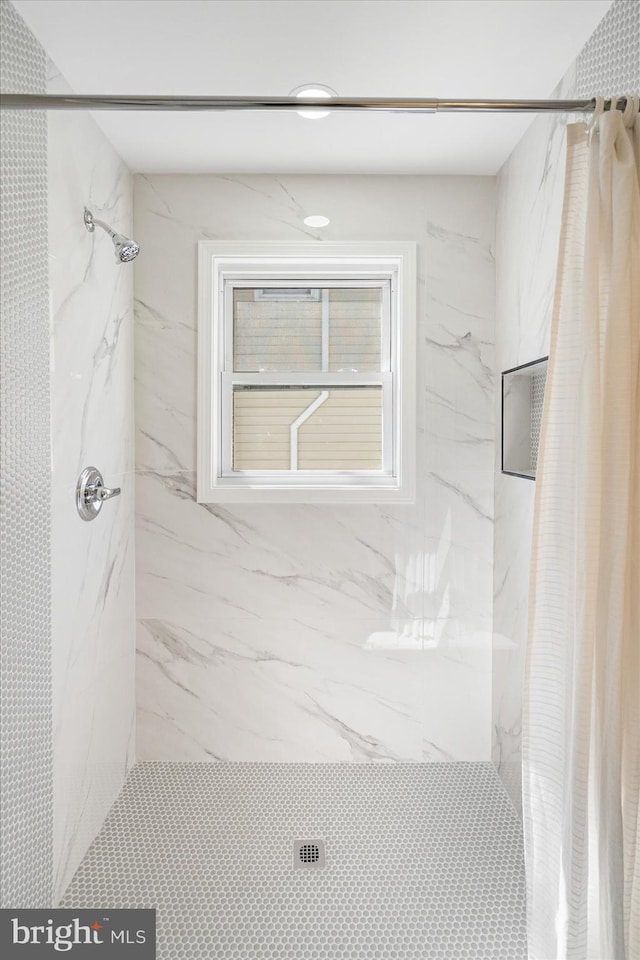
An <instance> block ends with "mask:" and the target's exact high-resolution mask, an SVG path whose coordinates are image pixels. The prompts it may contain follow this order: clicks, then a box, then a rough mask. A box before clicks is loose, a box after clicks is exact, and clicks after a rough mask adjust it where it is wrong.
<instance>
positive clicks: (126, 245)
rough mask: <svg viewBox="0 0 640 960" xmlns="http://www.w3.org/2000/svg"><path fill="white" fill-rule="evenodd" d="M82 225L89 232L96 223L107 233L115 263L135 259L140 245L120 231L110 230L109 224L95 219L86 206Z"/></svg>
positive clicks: (93, 228) (91, 231)
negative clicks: (112, 248)
mask: <svg viewBox="0 0 640 960" xmlns="http://www.w3.org/2000/svg"><path fill="white" fill-rule="evenodd" d="M84 225H85V227H86V228H87V230H88V231H89V233H93V231H94V230H95V228H96V225H97V226H99V227H102V229H103V230H105V231H106V232H107V233H108V234H109V236H110V237H111V239H112V240H113V245H114V247H115V250H116V263H129V261H130V260H135V258H136V257H137V256H138V254H139V253H140V247H139V246H138V244H137V243H136V242H135V240H129V238H128V237H125V236H123V235H122V234H121V233H116V232H115V230H112V229H111V227H110V226H109V224H107V223H104V221H102V220H96V219H95V217H94V216H93V214H92V213H91V211H90V210H87V208H86V207H85V208H84Z"/></svg>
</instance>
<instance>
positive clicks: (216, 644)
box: [138, 617, 422, 762]
mask: <svg viewBox="0 0 640 960" xmlns="http://www.w3.org/2000/svg"><path fill="white" fill-rule="evenodd" d="M421 644H422V640H421V637H420V635H419V623H417V622H416V621H409V622H407V623H404V624H403V623H396V624H395V625H393V624H390V623H389V621H339V620H322V619H318V620H316V621H315V622H314V623H298V622H295V621H292V620H285V621H278V620H272V619H266V618H262V619H260V620H259V621H257V620H224V619H223V620H220V619H216V620H215V621H213V620H199V619H193V618H190V617H182V618H181V620H180V622H179V623H175V622H170V621H166V620H165V621H162V620H143V621H140V622H139V632H138V696H139V704H138V711H139V713H138V717H139V719H138V724H139V733H138V752H139V756H140V758H141V759H143V760H144V759H150V758H154V759H157V758H160V757H162V758H164V759H171V760H172V759H177V758H180V759H189V760H207V759H217V760H229V759H232V760H262V761H264V760H276V761H283V760H285V761H301V760H304V761H318V762H319V761H328V760H356V761H358V760H419V759H421V749H422V726H421V720H420V705H421V698H422V679H421V673H420V670H419V669H416V667H417V666H419V663H420V656H421ZM399 646H404V647H405V649H398V647H399Z"/></svg>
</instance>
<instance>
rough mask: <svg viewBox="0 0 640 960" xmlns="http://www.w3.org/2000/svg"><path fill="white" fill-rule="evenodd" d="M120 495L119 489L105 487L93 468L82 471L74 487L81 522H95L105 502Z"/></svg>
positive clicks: (97, 471)
mask: <svg viewBox="0 0 640 960" xmlns="http://www.w3.org/2000/svg"><path fill="white" fill-rule="evenodd" d="M119 495H120V487H105V485H104V480H103V479H102V474H101V473H100V471H99V470H97V469H96V468H95V467H87V468H86V469H85V470H83V471H82V473H81V474H80V477H79V479H78V485H77V487H76V507H77V509H78V513H79V514H80V516H81V517H82V519H83V520H95V518H96V517H97V516H98V514H99V513H100V510H101V509H102V504H103V503H104V501H105V500H111V499H112V498H113V497H118V496H119Z"/></svg>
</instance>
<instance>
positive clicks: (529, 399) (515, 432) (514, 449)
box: [501, 357, 549, 480]
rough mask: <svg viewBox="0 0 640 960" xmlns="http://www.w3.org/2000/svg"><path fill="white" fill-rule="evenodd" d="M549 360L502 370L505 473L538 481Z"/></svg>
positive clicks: (502, 467)
mask: <svg viewBox="0 0 640 960" xmlns="http://www.w3.org/2000/svg"><path fill="white" fill-rule="evenodd" d="M548 359H549V358H548V357H541V358H540V359H539V360H532V361H531V362H530V363H523V364H521V365H520V366H519V367H511V369H510V370H503V371H502V464H501V469H502V473H506V474H509V475H510V476H513V477H524V478H525V479H527V480H535V478H536V465H537V461H538V443H539V440H540V426H541V423H542V404H543V401H544V389H545V384H546V381H547V362H548Z"/></svg>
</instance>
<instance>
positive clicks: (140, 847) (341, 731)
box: [0, 0, 640, 960]
mask: <svg viewBox="0 0 640 960" xmlns="http://www.w3.org/2000/svg"><path fill="white" fill-rule="evenodd" d="M0 13H1V16H2V34H1V44H2V49H1V53H2V57H1V67H2V77H1V83H2V92H3V94H7V95H11V94H20V95H25V94H26V95H37V96H40V97H46V96H55V97H57V98H58V99H57V101H50V100H42V101H40V102H38V103H35V102H34V101H32V102H31V103H27V102H26V101H21V102H19V101H15V100H13V101H12V99H11V97H10V96H8V97H7V99H5V100H4V101H3V106H4V107H5V108H6V109H2V110H0V119H1V121H2V140H1V143H0V149H1V150H2V157H1V159H2V218H3V219H2V256H3V270H2V278H1V279H2V307H3V310H2V312H3V326H2V359H1V364H2V370H1V372H2V380H3V404H2V414H1V415H2V418H3V419H2V422H1V427H2V439H3V443H2V451H1V456H2V460H1V464H0V467H1V470H2V498H1V500H0V512H1V513H2V517H1V519H2V558H1V564H2V567H1V568H0V569H1V575H2V586H3V613H2V618H3V620H2V626H3V640H2V649H1V657H2V662H1V664H0V665H1V667H2V703H1V708H2V719H3V725H2V738H3V740H2V763H3V778H2V779H3V798H2V806H1V809H0V813H1V820H2V823H1V825H2V837H1V843H2V851H1V852H2V860H3V864H4V868H3V880H2V906H6V907H11V908H12V909H14V908H15V909H18V908H28V907H43V908H47V909H50V908H52V907H54V906H56V905H60V906H61V907H65V908H74V909H76V910H79V909H82V908H89V907H90V908H95V909H96V910H100V911H101V912H100V917H101V918H102V917H103V914H104V917H107V916H108V913H107V911H106V908H109V909H111V910H113V911H115V910H118V909H120V908H126V907H134V906H137V907H141V908H142V907H145V908H153V909H156V910H157V921H158V956H160V957H163V958H174V957H176V958H177V957H182V956H184V957H188V956H191V957H202V958H211V957H219V958H224V960H227V958H229V960H231V958H233V957H238V958H243V960H249V958H256V960H257V958H267V957H271V958H274V960H275V958H278V960H293V958H296V960H298V958H301V957H309V958H315V960H337V958H339V957H344V958H345V960H346V958H349V960H353V958H355V957H363V958H369V957H371V958H374V957H376V958H381V960H382V958H385V960H386V958H388V957H391V956H394V953H395V955H396V956H397V957H398V960H400V958H402V960H411V958H414V957H415V958H416V960H417V958H421V960H422V958H424V957H425V956H427V955H428V956H430V957H431V956H433V957H434V958H437V957H442V958H443V960H444V958H456V960H457V958H460V960H462V958H466V960H496V958H499V957H504V958H505V960H524V958H526V956H527V943H526V923H525V904H524V899H525V885H524V868H523V859H522V828H521V820H520V814H519V802H520V785H519V767H520V730H521V684H520V679H521V674H522V658H523V649H524V609H525V606H526V602H525V597H526V583H527V577H528V548H527V544H528V538H529V535H530V525H531V509H532V489H533V487H534V484H533V483H531V482H530V481H527V480H521V479H520V478H517V477H515V478H514V477H508V476H502V475H501V474H500V442H499V438H498V434H499V428H500V418H499V407H498V404H499V397H498V398H497V399H496V389H495V384H496V374H497V373H499V371H501V370H505V369H510V368H512V367H515V366H519V365H521V364H524V363H527V362H528V361H530V360H533V359H535V358H537V357H540V356H544V355H546V353H547V349H546V347H547V340H548V330H549V318H550V317H549V314H550V301H551V297H550V290H551V284H552V279H553V272H554V269H555V259H554V258H555V253H556V249H557V233H558V227H559V209H560V202H561V196H560V193H561V179H562V178H561V175H560V173H559V171H560V170H561V168H562V147H563V141H562V131H563V129H564V122H565V118H564V116H563V114H562V113H556V112H553V111H554V110H555V109H556V108H557V107H558V106H560V107H561V108H562V109H567V108H568V107H569V106H571V107H572V109H576V110H578V111H583V112H584V111H588V110H590V108H591V107H592V106H593V100H592V98H593V96H594V95H595V94H599V93H611V92H612V91H614V90H616V91H619V90H625V91H627V90H631V91H633V90H634V88H637V86H638V85H639V84H640V78H638V77H637V76H636V73H637V62H636V59H635V57H634V50H635V49H636V48H635V46H634V44H635V43H636V40H635V38H636V37H637V35H638V5H637V4H625V3H623V2H621V0H617V2H616V3H614V4H613V6H612V7H611V10H610V12H609V13H608V15H607V17H605V19H604V20H603V21H602V23H601V25H600V26H599V27H598V29H597V31H596V33H595V34H594V35H593V37H592V39H591V40H590V41H589V43H588V44H587V46H586V47H585V48H584V50H583V51H582V53H581V54H580V56H579V58H578V60H577V61H576V63H575V64H574V65H573V66H572V67H571V68H570V70H569V71H568V73H567V75H566V77H565V78H564V79H563V81H562V83H561V84H560V86H559V88H558V89H557V90H556V91H555V92H554V94H553V95H552V97H551V98H550V100H549V101H539V100H538V101H533V102H531V103H530V104H529V105H527V104H525V103H523V102H522V101H500V102H499V103H497V104H496V103H493V104H490V103H489V102H488V101H480V100H477V99H476V100H475V101H474V102H473V104H470V103H468V102H465V101H444V100H433V99H431V100H427V99H425V100H421V101H419V102H411V101H400V100H394V101H393V102H392V103H389V102H385V101H382V100H379V99H370V100H358V101H357V102H356V101H354V100H348V99H347V98H344V97H343V98H338V101H337V102H335V103H332V104H331V106H332V108H334V109H335V110H336V112H337V113H339V112H340V111H343V112H347V115H349V114H348V111H350V110H351V109H354V108H357V109H362V108H364V109H365V110H367V111H369V112H371V113H374V114H376V116H377V115H378V114H379V113H385V112H386V111H387V110H389V109H390V108H391V109H393V110H396V109H399V110H406V109H407V108H409V109H414V110H415V112H416V113H430V112H433V111H435V110H441V111H443V112H445V111H447V110H452V111H458V110H461V109H467V108H469V107H470V106H471V107H472V108H474V109H479V110H480V111H482V110H485V109H489V108H492V107H497V108H498V109H505V110H507V109H514V108H516V109H522V110H524V111H528V110H531V111H532V119H533V115H534V114H535V115H536V116H537V119H536V120H535V122H534V123H533V125H532V126H531V128H530V129H529V131H528V132H527V134H526V137H525V139H524V140H523V141H521V143H520V144H519V145H518V146H517V147H516V149H515V151H514V153H513V154H512V155H511V157H510V159H509V160H508V161H507V163H506V164H505V166H504V167H503V169H502V171H501V172H500V174H499V175H498V177H497V179H496V178H494V177H493V176H475V175H474V176H457V177H452V176H421V175H419V176H412V177H405V176H396V175H388V176H374V175H358V174H354V175H350V176H342V175H322V174H306V175H302V174H300V175H298V174H286V175H276V174H250V175H248V174H233V173H232V174H224V173H205V174H187V173H174V174H157V173H145V172H142V173H136V174H133V173H132V172H131V170H130V169H128V167H127V166H126V164H125V163H124V162H123V161H122V159H121V158H120V156H119V155H118V154H117V153H116V151H115V150H114V148H113V147H112V146H111V144H110V143H109V141H108V140H107V139H106V137H105V136H104V134H103V133H102V131H101V129H100V128H99V127H98V126H97V125H96V123H95V120H94V118H93V117H92V116H91V115H90V113H89V112H87V110H86V109H84V110H80V109H75V108H74V106H78V105H80V106H83V107H85V108H86V107H87V106H90V107H91V110H92V111H97V110H100V109H101V108H102V107H105V106H107V105H106V104H105V103H104V102H101V101H100V100H99V98H96V97H93V98H90V101H91V102H90V103H89V102H88V101H82V102H80V103H79V104H78V102H77V99H78V98H77V94H82V93H83V91H82V90H79V91H72V90H71V89H70V88H69V87H68V85H67V83H66V81H65V80H64V78H63V77H62V76H61V75H60V73H59V72H58V70H57V68H56V67H55V65H54V64H53V63H52V62H51V61H50V60H49V59H48V56H47V53H46V52H45V50H44V49H43V47H42V46H41V45H40V43H39V42H38V41H37V40H36V38H35V36H34V34H33V33H32V32H31V30H30V29H29V27H28V26H27V24H26V23H25V21H24V20H23V19H22V16H21V13H23V14H24V15H25V17H27V15H28V9H27V8H24V5H22V4H21V3H20V2H19V0H18V2H16V4H15V6H14V5H12V4H11V3H10V2H8V0H0ZM614 42H615V43H616V44H619V45H620V47H621V50H622V53H621V58H620V63H619V65H618V67H617V68H611V69H617V70H618V73H616V74H615V75H613V76H612V75H611V73H610V72H607V71H609V70H610V66H607V67H605V66H604V65H603V51H606V50H608V49H610V46H611V44H612V43H614ZM634 71H635V72H634ZM471 92H472V93H473V91H471ZM506 92H508V91H506ZM479 93H482V91H479ZM147 99H149V98H147ZM152 99H153V100H154V101H155V102H154V103H152V104H149V103H147V104H146V106H147V107H149V106H150V107H152V108H153V109H156V108H157V109H161V108H163V109H164V108H166V107H167V106H168V104H167V103H166V102H165V103H162V104H161V103H160V102H159V100H158V98H155V97H154V98H152ZM217 99H218V100H219V99H220V98H217ZM211 100H214V101H215V100H216V98H209V101H208V102H204V98H199V102H198V103H193V102H191V103H189V102H186V101H185V98H179V101H178V102H175V103H174V104H172V105H171V104H170V105H169V106H171V107H172V108H173V107H174V108H176V109H177V110H179V111H180V112H181V113H184V112H185V109H184V108H185V107H187V108H189V107H191V106H193V107H196V108H198V109H200V108H207V109H209V108H210V107H211V106H214V107H216V108H224V109H227V108H229V109H234V110H236V109H239V108H246V109H249V108H251V109H253V108H255V107H256V106H258V107H259V108H260V109H266V110H269V109H271V108H274V109H275V108H278V109H280V108H282V107H283V105H284V106H287V107H288V109H290V110H291V111H293V110H295V108H296V106H299V104H297V103H296V102H295V101H293V100H292V99H291V98H276V97H274V98H264V99H260V100H259V101H258V102H256V98H233V97H225V98H224V102H217V103H215V102H214V103H213V104H212V102H211ZM284 101H286V103H285V102H284ZM551 101H554V105H553V107H550V106H549V104H550V102H551ZM322 105H324V106H325V107H326V101H324V102H323V101H320V100H318V102H317V103H315V102H311V106H322ZM12 106H13V107H16V106H20V107H22V109H12V108H11V109H10V107H12ZM27 106H30V107H33V106H37V107H38V109H26V107H27ZM110 106H114V104H113V103H111V104H110ZM117 106H118V107H119V108H120V107H121V108H127V109H129V108H135V107H136V106H139V104H136V102H135V97H118V104H117ZM44 107H47V109H46V110H45V109H43V108H44ZM49 107H52V108H55V107H62V108H64V107H66V108H69V109H48V108H49ZM547 108H549V109H547ZM538 114H540V115H539V116H538ZM132 116H137V114H132ZM269 116H270V114H269V113H268V112H267V113H265V114H264V116H263V119H268V117H269ZM292 119H293V118H292ZM436 119H437V118H432V117H428V116H416V117H415V118H414V120H415V122H416V123H427V122H435V120H436ZM304 122H305V121H304V120H301V123H304ZM322 122H324V121H322ZM43 211H46V212H47V217H46V219H43ZM496 211H497V226H496ZM318 212H321V213H323V214H324V213H327V214H329V215H330V217H329V216H327V217H326V218H325V219H327V220H329V219H330V224H328V225H327V226H325V227H316V226H308V225H307V224H305V222H304V221H305V218H306V217H307V215H308V214H316V213H318ZM525 225H526V229H525ZM96 226H98V227H100V228H101V229H100V230H96V229H95V227H96ZM323 230H325V233H323V232H322V231H323ZM326 231H329V232H326ZM103 232H107V233H108V234H109V236H110V237H111V240H112V243H113V247H114V253H115V256H114V253H112V250H111V246H110V244H109V243H108V242H107V241H106V239H105V237H104V236H103V235H102V234H103ZM131 236H134V237H135V238H136V240H135V241H133V240H131V239H129V238H130V237H131ZM327 238H329V239H330V240H331V241H333V242H336V243H340V242H347V241H354V239H355V240H358V241H362V242H364V243H367V242H376V243H380V242H384V241H389V239H390V238H394V239H396V240H402V241H409V242H412V243H415V244H417V247H418V258H419V270H418V282H417V290H416V293H417V335H416V345H415V362H416V370H417V383H416V392H415V403H416V421H417V430H416V439H417V466H416V477H417V495H416V498H415V502H414V503H412V504H397V505H396V504H393V503H391V504H389V503H356V504H339V503H336V504H323V503H299V502H298V503H255V504H252V503H247V504H234V503H224V504H219V503H205V504H202V503H198V502H197V499H196V435H197V415H196V405H197V403H196V401H197V390H198V385H197V382H196V371H197V313H198V302H197V245H198V243H199V242H202V241H205V240H206V241H210V242H211V241H214V240H215V241H216V242H218V241H222V242H224V241H229V242H230V243H234V242H238V241H244V242H249V241H251V242H257V241H269V242H271V243H274V242H280V243H285V242H293V241H296V242H300V241H301V240H303V242H305V243H308V244H310V245H313V246H314V247H315V248H317V249H321V248H322V245H323V242H325V241H326V239H327ZM131 261H134V262H131ZM312 307H313V304H311V306H309V308H308V309H307V307H305V310H306V311H307V312H306V313H305V317H306V316H307V314H308V317H309V318H310V319H308V325H309V326H308V329H315V328H314V327H313V324H314V323H315V322H316V321H315V320H314V316H315V314H313V309H312ZM274 309H275V308H274ZM280 309H281V307H280V305H278V310H280ZM349 309H352V314H350V316H352V324H353V327H352V329H353V330H356V331H362V330H363V329H364V328H365V326H366V322H367V319H366V317H364V315H361V313H358V310H361V305H359V306H357V309H356V307H353V308H349ZM267 312H268V311H267ZM318 316H319V317H320V320H319V321H318V323H319V324H321V323H322V322H324V321H323V314H322V303H320V305H319V307H318ZM325 319H326V318H325ZM305 329H306V328H305ZM341 335H343V334H341ZM359 335H360V336H361V333H360V334H359ZM314 336H315V334H314V333H312V334H310V335H309V337H308V338H307V341H308V342H305V345H304V346H305V348H306V347H308V345H309V342H310V341H311V340H313V337H314ZM345 336H346V335H345ZM313 342H314V343H315V340H314V341H313ZM134 347H135V349H134ZM347 352H348V351H347V348H345V355H347ZM294 372H295V371H294ZM134 399H135V413H134ZM318 412H319V413H320V410H319V411H318ZM360 413H361V415H362V416H372V414H370V413H369V412H367V413H365V414H362V411H360ZM259 415H260V414H259V413H258V416H259ZM368 426H369V427H370V426H371V424H369V425H368ZM334 439H335V438H334ZM336 442H339V440H337V441H336ZM79 478H80V479H79ZM33 490H37V491H38V492H39V493H38V507H37V512H36V510H34V507H33V498H32V497H30V498H27V499H26V498H25V491H33ZM116 491H119V493H117V492H116ZM83 511H84V514H85V516H84V519H85V520H86V519H90V520H91V522H90V523H86V522H83V521H82V519H81V517H79V516H78V512H80V513H81V514H82V513H83ZM505 787H506V790H505ZM103 908H105V909H104V911H103ZM99 922H101V923H102V922H103V921H102V920H100V921H99Z"/></svg>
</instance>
